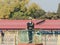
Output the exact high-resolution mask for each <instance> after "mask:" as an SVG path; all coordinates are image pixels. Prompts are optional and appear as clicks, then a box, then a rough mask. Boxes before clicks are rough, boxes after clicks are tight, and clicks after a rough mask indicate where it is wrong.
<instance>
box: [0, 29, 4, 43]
mask: <svg viewBox="0 0 60 45" xmlns="http://www.w3.org/2000/svg"><path fill="white" fill-rule="evenodd" d="M0 32H1V42H2V43H3V41H4V32H3V31H2V30H0Z"/></svg>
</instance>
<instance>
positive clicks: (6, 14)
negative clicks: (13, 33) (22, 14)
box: [0, 0, 29, 19]
mask: <svg viewBox="0 0 60 45" xmlns="http://www.w3.org/2000/svg"><path fill="white" fill-rule="evenodd" d="M28 1H29V0H0V2H1V3H0V19H6V18H8V19H9V18H10V17H12V16H13V15H12V14H14V13H15V12H16V11H19V10H20V11H22V10H23V11H24V8H25V7H24V6H25V4H27V3H28Z"/></svg>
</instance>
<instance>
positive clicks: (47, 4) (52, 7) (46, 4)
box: [30, 0, 60, 12]
mask: <svg viewBox="0 0 60 45" xmlns="http://www.w3.org/2000/svg"><path fill="white" fill-rule="evenodd" d="M30 2H36V3H37V4H38V5H39V6H40V7H41V8H42V9H44V10H45V11H51V12H56V11H57V8H58V4H59V3H60V0H30Z"/></svg>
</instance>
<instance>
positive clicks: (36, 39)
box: [0, 20, 60, 45]
mask: <svg viewBox="0 0 60 45" xmlns="http://www.w3.org/2000/svg"><path fill="white" fill-rule="evenodd" d="M27 22H29V20H0V31H1V30H2V31H3V32H4V38H3V44H4V45H5V44H6V45H8V44H9V45H19V44H23V43H24V44H27V43H28V42H29V40H28V32H27V31H28V30H27ZM33 23H34V25H35V27H34V32H33V43H32V44H31V45H33V44H40V43H42V44H43V45H60V43H59V42H60V20H33ZM1 43H2V37H1V32H0V44H1Z"/></svg>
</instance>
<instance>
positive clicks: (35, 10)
mask: <svg viewBox="0 0 60 45" xmlns="http://www.w3.org/2000/svg"><path fill="white" fill-rule="evenodd" d="M27 12H28V13H27V14H28V16H30V17H32V18H35V19H37V18H39V17H41V16H42V15H44V14H45V11H44V10H43V9H41V8H40V7H39V6H38V5H37V4H36V3H32V4H31V5H30V6H29V7H28V10H27Z"/></svg>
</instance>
